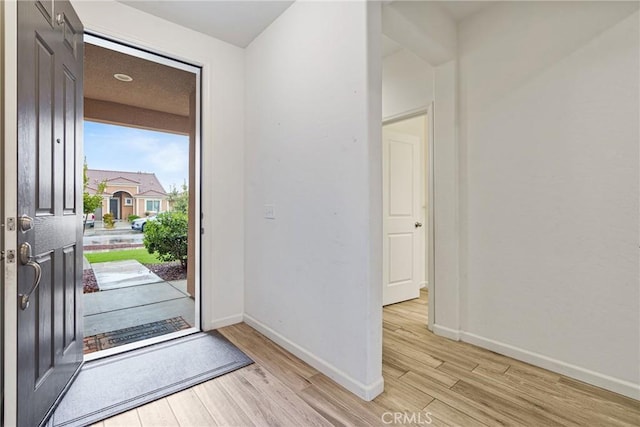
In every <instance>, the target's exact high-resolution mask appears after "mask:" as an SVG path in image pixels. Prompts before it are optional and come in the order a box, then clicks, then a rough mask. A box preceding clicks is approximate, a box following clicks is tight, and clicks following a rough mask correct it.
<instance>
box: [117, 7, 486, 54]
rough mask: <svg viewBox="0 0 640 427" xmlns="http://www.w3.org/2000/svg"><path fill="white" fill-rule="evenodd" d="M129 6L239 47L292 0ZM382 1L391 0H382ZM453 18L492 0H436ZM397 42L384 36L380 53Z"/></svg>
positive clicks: (392, 48) (391, 49)
mask: <svg viewBox="0 0 640 427" xmlns="http://www.w3.org/2000/svg"><path fill="white" fill-rule="evenodd" d="M118 1H120V2H121V3H124V4H126V5H128V6H131V7H133V8H136V9H138V10H141V11H143V12H146V13H149V14H151V15H155V16H157V17H159V18H163V19H166V20H167V21H170V22H174V23H176V24H178V25H182V26H183V27H187V28H191V29H193V30H196V31H199V32H201V33H204V34H207V35H210V36H212V37H215V38H217V39H220V40H224V41H226V42H228V43H231V44H233V45H236V46H239V47H243V48H244V47H247V46H248V45H249V43H251V42H252V41H253V39H255V38H256V37H257V36H258V35H259V34H260V33H261V32H262V31H264V29H265V28H267V27H268V26H269V25H271V23H272V22H273V21H274V20H275V19H276V18H277V17H278V16H280V15H281V14H282V13H283V12H284V11H285V10H286V9H287V8H288V7H289V6H291V4H293V1H282V0H262V1H260V0H163V1H151V0H118ZM383 3H384V4H390V3H394V2H393V1H388V0H387V1H385V2H383ZM437 3H438V4H439V5H441V6H442V8H443V9H444V10H445V11H446V12H447V13H449V14H450V15H451V17H452V18H453V19H455V20H456V21H460V20H462V19H464V18H466V17H468V16H471V15H473V14H474V13H476V12H478V11H479V10H481V9H484V8H485V7H487V6H489V5H491V4H493V3H496V2H495V1H457V0H448V1H447V0H441V1H438V2H437ZM399 49H400V46H399V45H397V44H395V42H393V41H392V40H391V39H388V38H383V56H387V55H390V54H392V53H395V52H397V51H398V50H399Z"/></svg>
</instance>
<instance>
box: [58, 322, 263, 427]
mask: <svg viewBox="0 0 640 427" xmlns="http://www.w3.org/2000/svg"><path fill="white" fill-rule="evenodd" d="M251 363H253V361H252V360H251V359H250V358H249V357H248V356H247V355H246V354H244V353H243V352H242V351H241V350H240V349H238V348H237V347H236V346H234V345H233V344H231V342H229V341H228V340H227V339H226V338H224V337H223V336H222V335H221V334H220V333H218V332H217V331H212V332H207V333H202V332H200V333H196V334H193V335H189V336H187V337H183V338H178V339H175V340H172V341H168V342H165V343H161V344H156V345H153V346H150V347H146V348H143V349H139V350H134V351H131V352H128V353H123V354H120V355H117V356H111V357H107V358H104V359H100V360H95V361H92V362H88V363H86V364H85V365H84V366H83V367H82V369H81V370H80V373H79V374H78V376H77V378H76V380H75V381H74V382H73V384H72V385H71V387H70V388H69V391H68V392H67V394H66V395H65V396H64V398H63V399H62V401H61V402H60V405H59V406H58V408H57V409H56V411H55V412H54V414H53V416H52V417H51V419H50V420H49V423H48V425H53V426H85V425H90V424H93V423H96V422H98V421H101V420H103V419H105V418H109V417H112V416H114V415H117V414H120V413H122V412H126V411H128V410H130V409H133V408H136V407H138V406H141V405H144V404H145V403H149V402H151V401H154V400H157V399H160V398H162V397H165V396H168V395H170V394H173V393H176V392H178V391H181V390H184V389H187V388H189V387H193V386H194V385H196V384H200V383H202V382H204V381H208V380H210V379H212V378H215V377H218V376H220V375H223V374H226V373H228V372H231V371H234V370H236V369H239V368H242V367H244V366H247V365H250V364H251Z"/></svg>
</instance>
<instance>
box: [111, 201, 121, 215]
mask: <svg viewBox="0 0 640 427" xmlns="http://www.w3.org/2000/svg"><path fill="white" fill-rule="evenodd" d="M119 207H120V203H119V200H118V199H109V212H111V215H113V219H120V215H118V210H119V209H118V208H119Z"/></svg>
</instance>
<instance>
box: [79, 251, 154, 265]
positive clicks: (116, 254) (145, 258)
mask: <svg viewBox="0 0 640 427" xmlns="http://www.w3.org/2000/svg"><path fill="white" fill-rule="evenodd" d="M84 256H86V257H87V259H88V260H89V262H90V263H91V264H95V263H97V262H109V261H123V260H127V259H135V260H136V261H138V262H139V263H141V264H160V263H162V261H160V260H159V259H158V258H156V256H155V254H154V255H151V254H149V252H147V250H146V249H144V248H142V249H128V250H124V251H109V252H94V253H89V254H84Z"/></svg>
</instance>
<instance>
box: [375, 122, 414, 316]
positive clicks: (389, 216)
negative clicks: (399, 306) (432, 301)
mask: <svg viewBox="0 0 640 427" xmlns="http://www.w3.org/2000/svg"><path fill="white" fill-rule="evenodd" d="M382 144H383V150H384V151H383V156H382V158H383V196H382V206H383V211H384V212H383V225H382V228H383V230H382V231H383V236H384V237H383V238H384V241H383V245H382V252H383V253H382V256H383V265H382V273H383V286H384V288H383V292H382V302H383V305H388V304H394V303H397V302H400V301H406V300H408V299H413V298H417V297H418V296H419V295H420V277H421V276H420V266H421V263H420V260H419V258H418V257H419V255H420V239H419V231H421V230H420V227H421V226H422V224H421V222H420V217H421V215H420V209H421V207H420V156H421V151H420V138H419V137H417V136H412V135H406V134H401V133H396V132H392V131H389V130H388V129H385V128H383V131H382Z"/></svg>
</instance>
